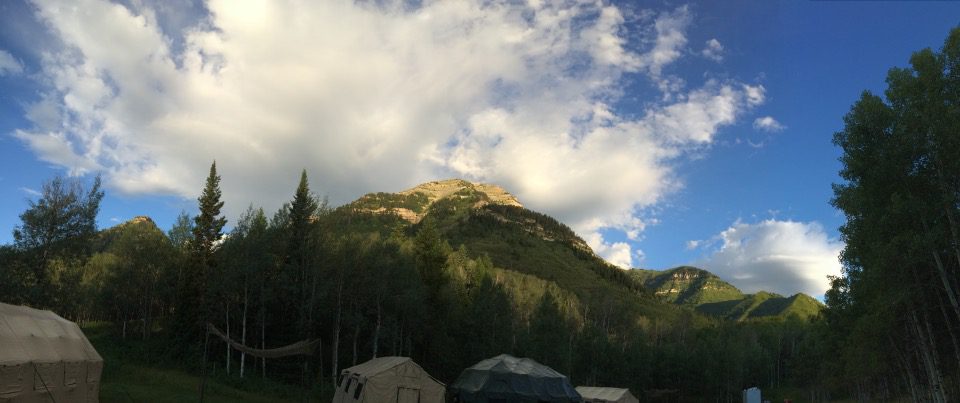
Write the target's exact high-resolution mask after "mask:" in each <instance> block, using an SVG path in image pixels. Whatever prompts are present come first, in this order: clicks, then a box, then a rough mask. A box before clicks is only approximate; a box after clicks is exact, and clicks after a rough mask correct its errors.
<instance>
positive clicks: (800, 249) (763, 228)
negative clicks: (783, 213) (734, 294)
mask: <svg viewBox="0 0 960 403" xmlns="http://www.w3.org/2000/svg"><path fill="white" fill-rule="evenodd" d="M711 241H712V243H713V245H714V246H713V247H714V249H713V250H712V251H710V253H709V254H708V255H707V256H705V257H704V258H702V259H700V261H698V262H697V263H696V264H697V265H699V266H700V267H703V268H705V269H707V270H709V271H711V272H713V273H715V274H717V275H718V276H720V277H721V278H723V279H724V280H727V281H730V283H731V284H733V285H734V286H736V287H737V288H740V289H741V290H742V291H744V292H746V293H754V292H757V291H761V290H764V291H771V292H775V293H779V294H782V295H787V296H789V295H791V294H793V293H796V292H798V291H799V292H803V293H807V294H809V295H812V296H814V297H822V296H823V294H824V293H825V292H826V291H827V290H828V289H829V288H830V283H829V281H827V276H828V275H832V276H839V275H840V261H839V255H840V251H841V250H843V243H842V242H840V241H839V240H836V239H831V238H829V237H828V236H827V234H826V232H824V229H823V227H822V226H821V225H820V224H819V223H817V222H808V223H805V222H797V221H777V220H765V221H761V222H758V223H755V224H748V223H743V222H740V221H737V222H735V223H734V224H733V225H731V226H730V227H729V228H727V229H726V230H724V231H723V232H721V233H720V234H718V235H717V236H716V237H714V238H713V239H712V240H711ZM717 244H719V246H716V245H717ZM705 247H707V246H705Z"/></svg>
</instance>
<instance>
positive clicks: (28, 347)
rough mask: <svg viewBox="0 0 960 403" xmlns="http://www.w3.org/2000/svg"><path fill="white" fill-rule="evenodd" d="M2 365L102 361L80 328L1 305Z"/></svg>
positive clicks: (49, 316)
mask: <svg viewBox="0 0 960 403" xmlns="http://www.w3.org/2000/svg"><path fill="white" fill-rule="evenodd" d="M0 345H3V346H4V347H5V348H0V363H24V362H57V361H103V358H101V357H100V354H98V353H97V350H96V349H94V348H93V345H91V344H90V341H89V340H87V338H86V336H84V335H83V332H82V331H81V330H80V328H79V327H78V326H77V324H76V323H73V322H71V321H69V320H66V319H64V318H61V317H60V316H59V315H57V314H55V313H53V312H51V311H45V310H40V309H34V308H30V307H26V306H18V305H9V304H4V303H0Z"/></svg>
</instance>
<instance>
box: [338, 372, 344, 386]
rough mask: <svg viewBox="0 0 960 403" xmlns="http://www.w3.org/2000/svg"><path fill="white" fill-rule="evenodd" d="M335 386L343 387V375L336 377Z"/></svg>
mask: <svg viewBox="0 0 960 403" xmlns="http://www.w3.org/2000/svg"><path fill="white" fill-rule="evenodd" d="M337 386H343V374H340V376H338V377H337Z"/></svg>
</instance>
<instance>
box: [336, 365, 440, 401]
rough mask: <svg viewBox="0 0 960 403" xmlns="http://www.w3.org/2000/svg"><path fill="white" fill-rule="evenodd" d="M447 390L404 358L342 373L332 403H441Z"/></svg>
mask: <svg viewBox="0 0 960 403" xmlns="http://www.w3.org/2000/svg"><path fill="white" fill-rule="evenodd" d="M445 391H446V388H445V387H444V385H443V384H442V383H440V382H439V381H437V380H436V379H434V378H433V377H432V376H430V374H428V373H427V371H424V370H423V368H420V366H419V365H417V363H415V362H413V360H411V359H409V358H407V357H380V358H374V359H372V360H370V361H367V362H365V363H363V364H360V365H356V366H353V367H350V368H347V369H345V370H343V371H342V372H341V373H340V379H339V380H338V381H337V392H336V394H334V396H333V403H361V402H363V403H394V402H396V403H418V402H419V403H443V394H444V392H445Z"/></svg>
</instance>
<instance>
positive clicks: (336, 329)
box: [330, 269, 343, 379]
mask: <svg viewBox="0 0 960 403" xmlns="http://www.w3.org/2000/svg"><path fill="white" fill-rule="evenodd" d="M341 271H342V269H341ZM338 277H339V278H338V279H337V315H336V319H335V322H334V325H333V345H332V346H331V347H330V349H331V354H330V355H331V356H332V357H331V358H330V362H331V364H332V367H331V370H332V376H333V379H337V375H338V374H337V370H338V368H337V359H338V354H337V353H338V349H339V348H340V314H341V312H342V311H343V274H342V273H341V274H340V275H339V276H338Z"/></svg>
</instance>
